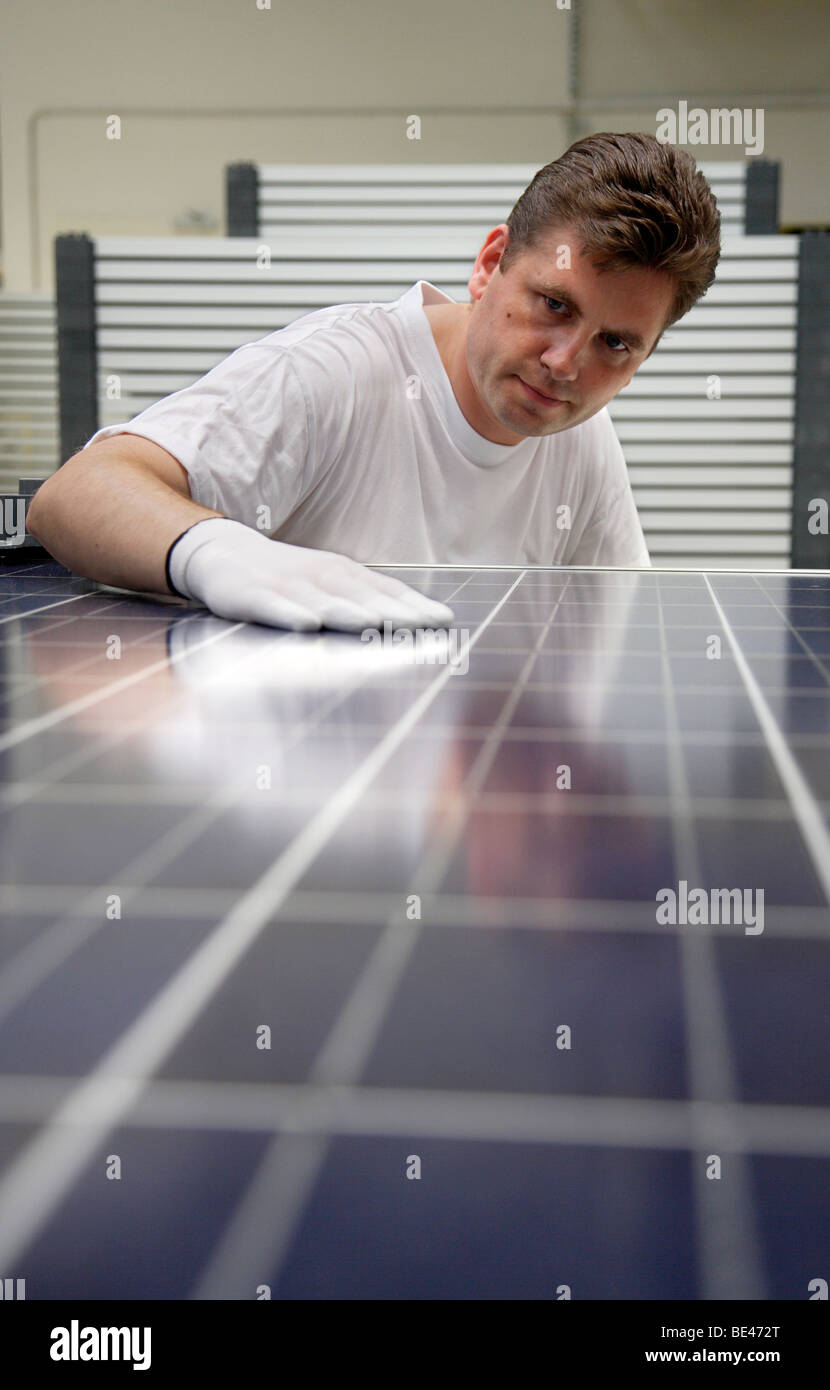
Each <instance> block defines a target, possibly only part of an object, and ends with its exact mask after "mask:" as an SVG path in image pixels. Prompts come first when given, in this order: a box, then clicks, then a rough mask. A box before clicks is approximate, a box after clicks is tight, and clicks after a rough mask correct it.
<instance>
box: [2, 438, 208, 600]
mask: <svg viewBox="0 0 830 1390" xmlns="http://www.w3.org/2000/svg"><path fill="white" fill-rule="evenodd" d="M221 515H222V513H221V512H216V511H212V510H211V509H210V508H209V507H202V506H200V505H199V503H198V502H194V501H193V500H192V498H191V496H190V489H189V486H188V479H187V473H186V472H185V470H184V468H182V466H181V464H180V463H179V461H178V459H176V458H174V457H173V455H172V454H169V453H168V452H167V450H166V449H162V448H161V446H160V445H158V444H154V443H152V442H151V441H150V440H149V439H144V438H142V437H141V436H139V435H135V434H117V435H113V436H111V438H109V439H102V440H101V441H100V442H99V443H98V444H91V445H90V446H89V448H87V449H82V450H81V451H80V453H78V454H74V455H73V456H72V458H71V459H69V460H67V462H66V463H65V464H64V465H63V467H62V468H59V469H58V471H57V473H54V474H53V475H52V477H51V478H48V479H47V480H46V482H45V483H43V484H42V486H41V487H39V488H38V490H37V492H36V494H35V496H34V498H33V500H32V502H31V504H30V506H29V512H28V516H27V526H28V529H29V530H30V531H31V533H32V535H33V536H36V537H37V539H38V540H39V541H41V542H42V543H43V545H45V546H46V549H47V550H48V551H49V553H50V555H54V557H55V559H56V560H57V561H58V562H59V563H60V564H62V565H66V567H67V569H71V570H73V571H74V573H76V574H82V575H85V576H86V577H87V578H88V579H95V580H97V581H98V582H99V583H101V584H113V585H116V586H117V587H118V588H121V589H141V590H147V591H151V592H153V593H160V594H168V593H170V589H169V587H168V585H167V582H166V580H165V577H164V563H165V560H166V558H167V551H168V550H169V548H170V546H171V545H172V544H173V541H174V540H175V539H176V537H177V536H180V535H181V533H182V532H183V531H185V530H186V529H187V527H188V526H192V525H193V523H194V522H196V521H202V520H204V519H205V518H206V517H210V516H214V517H215V516H221Z"/></svg>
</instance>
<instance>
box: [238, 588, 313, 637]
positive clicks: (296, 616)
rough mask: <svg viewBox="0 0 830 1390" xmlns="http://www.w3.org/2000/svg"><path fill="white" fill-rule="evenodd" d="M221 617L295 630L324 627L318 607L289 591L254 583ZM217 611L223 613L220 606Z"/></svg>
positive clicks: (307, 630) (306, 630)
mask: <svg viewBox="0 0 830 1390" xmlns="http://www.w3.org/2000/svg"><path fill="white" fill-rule="evenodd" d="M227 608H228V610H233V611H223V612H222V613H221V615H220V616H222V617H227V618H230V617H232V618H237V619H241V620H242V621H243V622H246V623H262V624H264V626H265V627H284V628H288V630H289V631H291V632H319V631H320V628H321V627H322V626H323V624H322V621H321V619H320V617H319V615H318V614H317V613H316V612H315V611H314V608H313V607H311V606H309V605H308V604H306V603H302V602H299V601H298V600H297V599H295V598H290V597H287V596H286V595H285V594H276V593H274V592H273V590H269V589H264V588H260V587H254V586H251V588H250V589H249V591H248V592H247V593H246V594H244V595H240V596H239V597H238V599H237V600H236V602H231V603H229V604H228V605H227ZM213 611H214V612H215V613H216V612H219V608H218V607H217V608H214V609H213Z"/></svg>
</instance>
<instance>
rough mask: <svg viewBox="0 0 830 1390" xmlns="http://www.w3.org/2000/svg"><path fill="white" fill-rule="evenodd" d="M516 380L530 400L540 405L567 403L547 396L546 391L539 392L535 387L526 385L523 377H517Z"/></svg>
mask: <svg viewBox="0 0 830 1390" xmlns="http://www.w3.org/2000/svg"><path fill="white" fill-rule="evenodd" d="M518 380H519V381H520V382H521V383H522V386H523V387H524V388H525V390H526V391H527V392H528V394H529V396H530V397H531V399H533V400H535V401H539V403H540V404H541V405H566V404H567V402H566V401H565V400H563V398H562V397H561V396H549V395H548V394H547V392H546V391H539V390H538V389H537V387H535V386H530V385H528V383H527V382H526V381H525V380H524V377H519V378H518Z"/></svg>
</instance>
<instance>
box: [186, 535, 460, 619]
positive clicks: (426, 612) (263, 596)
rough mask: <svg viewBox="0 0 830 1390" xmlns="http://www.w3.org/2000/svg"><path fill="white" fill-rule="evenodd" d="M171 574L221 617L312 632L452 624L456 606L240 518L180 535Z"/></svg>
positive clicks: (333, 553) (191, 593)
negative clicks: (267, 533)
mask: <svg viewBox="0 0 830 1390" xmlns="http://www.w3.org/2000/svg"><path fill="white" fill-rule="evenodd" d="M167 567H168V574H169V576H170V579H171V580H172V582H173V586H174V588H175V589H177V590H178V592H179V593H180V594H182V595H183V596H184V597H185V598H193V599H198V600H199V601H200V602H201V603H203V604H204V605H205V607H206V608H209V609H210V611H211V612H212V613H215V614H216V615H217V616H218V617H220V618H234V619H236V620H237V621H242V622H246V623H265V624H266V625H267V626H269V627H287V628H292V629H294V630H295V631H311V630H317V629H319V628H321V627H331V628H338V629H340V630H342V631H345V632H360V631H361V630H362V629H363V628H367V627H382V626H383V624H384V622H385V621H386V622H389V623H393V624H395V625H396V626H398V627H409V628H412V627H425V628H428V627H446V626H447V625H448V623H451V622H452V619H453V613H452V609H450V608H447V607H446V605H445V604H443V603H437V602H435V601H434V600H433V599H429V598H426V597H425V596H424V595H423V594H419V593H418V592H417V591H416V590H415V589H410V588H409V586H408V585H407V584H402V583H401V582H400V581H399V580H397V579H390V578H389V576H388V575H385V574H378V573H377V572H376V571H374V570H370V569H367V568H366V566H365V565H361V564H358V562H357V561H356V560H350V559H349V558H348V557H347V556H345V555H338V554H336V552H335V551H332V550H309V549H307V548H305V547H304V546H299V545H287V544H286V543H285V542H284V541H272V540H269V539H268V537H267V536H264V535H263V534H262V532H261V531H254V530H253V529H252V528H251V527H250V526H244V525H243V524H242V522H240V521H230V520H228V519H227V518H226V517H208V518H206V519H205V520H204V521H198V522H196V524H195V525H194V526H191V527H190V529H189V530H188V531H185V532H184V534H183V535H181V536H180V537H179V538H178V540H177V541H174V543H173V545H172V546H171V548H170V552H169V555H168V563H167Z"/></svg>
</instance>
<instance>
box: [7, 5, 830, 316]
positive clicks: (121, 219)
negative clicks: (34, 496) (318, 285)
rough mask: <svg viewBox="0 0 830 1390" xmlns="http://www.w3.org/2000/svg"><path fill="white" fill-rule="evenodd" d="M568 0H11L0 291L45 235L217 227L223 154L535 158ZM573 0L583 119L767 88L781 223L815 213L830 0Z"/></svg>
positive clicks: (47, 257) (543, 141) (557, 116)
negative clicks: (113, 136)
mask: <svg viewBox="0 0 830 1390" xmlns="http://www.w3.org/2000/svg"><path fill="white" fill-rule="evenodd" d="M563 2H564V0H513V4H512V5H508V4H505V3H501V0H500V3H494V0H417V3H411V2H409V0H407V3H404V0H271V9H270V10H259V9H257V4H256V0H140V2H139V0H73V3H71V4H70V3H66V0H39V2H38V3H34V4H33V3H32V0H4V6H3V10H2V18H0V175H1V176H2V259H3V271H4V283H5V286H6V288H10V289H28V288H38V287H45V288H48V287H50V286H51V284H52V280H53V270H52V254H53V253H52V241H53V238H54V236H55V234H56V233H57V232H66V231H88V232H91V233H93V234H113V233H124V234H131V233H146V234H150V233H154V234H169V233H172V232H174V231H175V230H176V226H177V221H178V219H180V218H181V217H182V215H183V214H185V213H186V211H187V209H188V208H195V209H197V210H198V211H200V212H202V213H204V214H206V215H208V216H209V217H212V218H213V219H214V220H215V222H216V224H217V225H218V228H219V230H222V229H223V225H222V224H223V168H224V165H225V164H226V163H228V162H231V161H232V160H237V159H252V160H270V161H285V162H290V161H293V160H297V161H318V160H319V161H325V162H338V161H347V162H360V161H362V160H366V161H391V162H397V161H406V160H410V161H412V162H413V163H417V162H440V161H465V160H471V161H483V160H490V159H497V160H511V161H519V162H525V161H528V162H530V163H538V164H539V165H541V164H543V163H546V162H547V161H548V160H549V159H553V158H555V157H556V155H557V154H559V153H561V151H562V149H563V148H564V146H565V144H566V143H567V134H568V129H569V127H568V126H567V123H566V119H565V112H564V108H565V106H566V104H567V99H568V41H567V35H568V28H569V25H570V23H571V20H572V12H571V13H569V12H568V11H567V10H563V9H559V8H558V4H562V3H563ZM260 3H264V0H260ZM572 4H573V6H574V7H576V6H579V29H580V36H581V62H580V67H579V95H580V98H581V103H582V104H581V106H580V109H579V111H578V114H577V127H576V128H577V129H578V130H579V132H580V133H584V132H586V131H588V130H599V129H608V128H612V129H646V130H654V129H655V121H656V111H657V109H658V108H659V107H660V106H663V105H667V104H674V103H676V102H677V101H678V100H679V99H680V98H681V97H682V98H685V99H687V100H689V101H691V102H693V103H698V104H705V105H706V106H711V105H726V106H733V105H738V104H739V105H751V106H753V107H754V106H756V105H758V104H760V103H762V102H764V103H766V104H767V105H766V111H765V143H766V147H765V150H764V155H765V157H769V158H780V159H782V160H783V163H784V183H783V209H782V212H783V221H784V223H785V224H787V225H802V224H805V223H810V224H817V223H822V222H824V223H827V222H828V221H830V193H828V185H830V107H828V104H827V89H828V83H827V77H826V69H827V54H828V52H830V5H827V3H826V0H802V3H795V4H790V5H786V6H785V5H782V4H780V3H771V2H770V3H765V2H764V0H706V2H705V3H696V2H695V0H572ZM820 100H823V101H824V105H819V104H817V102H818V101H820ZM413 113H414V114H417V115H419V116H420V117H421V120H422V139H421V140H420V141H418V142H414V141H409V140H407V139H406V133H405V131H406V117H407V116H408V115H410V114H413ZM109 114H118V115H120V116H121V118H122V123H123V126H122V138H121V140H120V141H109V140H107V138H106V117H107V115H109ZM692 153H694V154H696V155H698V156H699V157H701V158H703V157H706V158H712V157H715V158H717V157H727V158H734V157H735V151H734V150H728V149H722V148H721V149H719V148H708V149H706V148H703V149H702V148H699V147H698V148H694V149H692Z"/></svg>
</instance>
